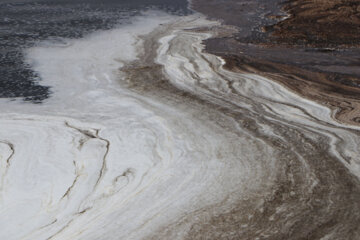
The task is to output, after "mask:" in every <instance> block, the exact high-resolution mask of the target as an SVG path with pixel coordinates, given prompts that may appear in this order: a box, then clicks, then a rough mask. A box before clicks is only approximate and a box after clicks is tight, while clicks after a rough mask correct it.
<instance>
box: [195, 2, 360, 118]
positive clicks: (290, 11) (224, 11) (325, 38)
mask: <svg viewBox="0 0 360 240" xmlns="http://www.w3.org/2000/svg"><path fill="white" fill-rule="evenodd" d="M304 2H305V1H282V0H272V1H263V0H258V1H242V0H240V1H235V0H234V1H227V2H226V3H224V2H223V1H220V0H215V1H210V2H209V1H203V0H194V1H192V8H193V9H195V10H196V11H199V12H201V13H203V14H205V15H206V16H208V17H209V18H210V19H217V20H220V21H222V22H223V24H224V25H232V26H235V27H236V28H237V32H236V33H234V34H233V35H231V36H227V37H225V38H213V39H209V40H207V41H206V42H205V44H206V51H207V52H209V53H212V54H216V55H218V56H221V57H222V58H224V59H225V60H226V62H227V68H228V69H230V70H232V71H239V72H249V73H256V74H258V75H261V76H265V77H267V78H270V79H272V80H274V81H277V82H280V83H282V84H283V85H285V86H286V87H288V88H290V89H291V90H293V91H295V92H297V93H298V94H300V95H301V96H303V97H306V98H308V99H311V100H315V101H317V102H318V103H321V104H323V105H326V106H328V107H330V108H331V109H333V111H334V117H335V118H336V119H337V120H339V121H341V122H344V123H347V124H352V125H359V124H360V123H359V122H360V118H359V116H360V97H359V96H360V95H359V93H360V71H359V68H358V66H359V65H360V59H359V58H358V56H359V54H360V48H359V43H360V32H359V26H360V25H359V21H358V20H359V16H360V14H359V10H360V7H358V6H360V5H359V3H358V2H356V1H351V0H344V1H341V0H339V1H331V2H329V1H310V2H306V4H305V3H304ZM349 19H350V20H349Z"/></svg>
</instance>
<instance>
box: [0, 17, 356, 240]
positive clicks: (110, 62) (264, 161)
mask: <svg viewBox="0 0 360 240" xmlns="http://www.w3.org/2000/svg"><path fill="white" fill-rule="evenodd" d="M226 31H229V32H231V31H232V29H231V28H229V29H226V28H225V29H224V27H223V26H220V24H219V23H218V22H216V21H209V20H206V19H205V18H204V17H203V16H202V15H191V16H186V17H172V16H167V15H163V16H159V13H155V14H153V13H150V14H148V15H147V16H145V17H141V18H137V19H134V20H133V23H132V24H130V25H127V26H121V27H119V28H117V29H113V30H107V31H101V32H97V33H94V34H91V35H89V36H87V37H85V38H83V39H80V40H66V41H64V42H62V43H52V42H43V43H40V44H39V45H38V46H36V47H33V48H30V49H28V50H26V56H27V61H28V62H29V64H30V65H31V66H32V68H33V69H34V70H35V71H36V72H37V73H38V74H39V76H40V77H41V79H42V80H41V82H40V83H41V84H44V85H48V86H51V87H52V88H53V91H54V94H53V97H51V98H49V99H47V100H45V101H44V103H43V104H41V105H31V104H27V103H22V102H18V101H15V102H8V101H4V100H1V102H0V108H1V114H0V124H1V126H2V127H1V128H0V164H1V168H0V169H1V172H0V174H1V175H0V176H1V178H0V184H1V185H0V228H1V229H2V231H1V232H0V238H1V239H9V240H11V239H87V240H89V239H358V238H360V229H359V227H360V225H359V224H358V223H359V222H360V202H359V201H358V199H359V198H360V182H359V177H360V159H359V147H358V146H359V144H360V131H359V130H360V128H359V127H356V126H352V125H346V124H344V123H340V122H338V121H335V120H334V118H333V116H334V114H335V113H333V112H332V111H331V110H330V109H329V108H327V107H325V106H322V105H320V104H318V103H315V102H313V101H310V100H307V99H304V98H302V97H300V96H299V95H297V94H295V93H293V92H291V91H290V90H289V89H287V88H285V87H284V86H282V85H280V84H279V83H276V82H274V81H271V80H269V79H267V78H265V77H261V76H259V75H256V74H244V73H237V72H231V71H228V70H226V69H224V68H223V66H224V64H225V62H224V60H222V59H221V58H219V57H216V56H214V55H211V54H207V53H204V52H203V48H204V46H203V45H202V41H203V40H205V39H208V38H210V37H213V36H216V35H222V34H226ZM9 104H11V107H8V106H9Z"/></svg>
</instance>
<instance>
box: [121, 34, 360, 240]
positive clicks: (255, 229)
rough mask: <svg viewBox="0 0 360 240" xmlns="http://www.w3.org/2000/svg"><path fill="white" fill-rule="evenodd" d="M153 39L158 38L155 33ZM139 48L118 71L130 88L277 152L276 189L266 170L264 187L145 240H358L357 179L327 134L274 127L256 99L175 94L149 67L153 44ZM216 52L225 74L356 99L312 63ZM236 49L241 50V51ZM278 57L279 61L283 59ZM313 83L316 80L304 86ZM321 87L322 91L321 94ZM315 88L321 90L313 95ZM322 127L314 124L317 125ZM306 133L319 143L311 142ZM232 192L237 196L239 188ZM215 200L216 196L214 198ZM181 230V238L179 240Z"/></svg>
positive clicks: (153, 65)
mask: <svg viewBox="0 0 360 240" xmlns="http://www.w3.org/2000/svg"><path fill="white" fill-rule="evenodd" d="M154 35H155V36H157V37H159V36H158V35H157V34H154ZM160 37H161V36H160ZM208 43H209V45H208V49H210V48H211V47H213V46H211V41H210V42H208ZM219 43H221V42H220V39H218V40H215V44H219ZM145 46H146V47H145V49H147V51H146V52H145V53H144V55H143V56H141V57H140V60H138V61H136V62H134V64H131V65H129V66H127V67H125V68H123V69H122V71H123V72H125V73H126V76H127V80H128V85H129V87H130V89H132V90H133V91H136V92H140V93H141V94H144V95H150V96H152V97H153V98H154V97H159V98H161V99H162V101H164V99H166V101H173V102H176V103H178V106H180V105H186V106H190V104H191V108H192V109H195V112H197V111H198V112H197V113H198V114H197V115H196V117H197V118H203V117H204V116H205V115H207V117H209V116H211V121H214V122H216V124H219V125H221V127H222V128H223V133H226V132H228V131H229V132H231V133H233V134H235V135H236V134H238V131H239V130H238V128H234V126H232V125H231V122H232V120H234V122H236V123H237V124H238V125H239V128H240V129H242V130H243V131H246V132H247V133H248V134H249V135H251V136H253V137H254V138H255V139H257V140H260V141H262V142H264V143H265V144H266V145H268V146H271V147H272V148H274V149H276V152H275V153H274V156H272V157H274V158H275V159H276V160H275V161H276V168H273V169H269V170H268V171H274V172H275V173H276V174H275V175H276V177H275V178H276V179H275V183H274V184H269V185H267V182H268V181H270V180H269V175H268V174H272V173H269V172H267V171H265V172H264V173H263V175H262V176H260V177H259V178H256V177H254V179H253V181H260V182H261V185H262V188H260V189H257V190H256V191H250V192H249V193H247V194H246V195H244V196H240V197H239V196H237V195H236V194H234V195H235V196H232V195H231V194H229V196H224V200H223V201H222V202H219V203H217V204H213V205H210V206H209V205H208V206H204V207H203V208H202V209H198V210H196V211H192V212H188V213H187V214H184V216H183V217H182V218H180V219H179V220H178V221H177V222H175V223H172V224H171V225H165V226H163V227H162V228H160V229H158V230H157V231H154V233H153V234H152V235H151V236H149V237H148V238H146V239H236V240H238V239H244V240H245V239H246V240H247V239H249V240H250V239H272V240H289V239H304V240H305V239H309V240H310V239H311V240H313V239H314V240H315V239H334V240H335V239H336V240H338V239H349V240H352V239H359V238H360V224H359V223H360V214H359V212H360V202H359V201H358V199H359V198H360V188H359V186H360V185H359V180H358V179H357V178H356V177H355V176H354V175H352V174H350V173H349V171H348V169H347V168H346V167H345V166H344V165H343V164H342V163H341V162H340V161H339V159H338V158H337V157H335V156H334V155H333V154H332V153H331V150H330V148H331V146H330V144H329V138H328V137H327V136H326V135H322V134H319V135H318V133H314V132H313V131H314V130H309V129H306V128H304V126H303V125H301V124H299V125H296V124H294V125H292V124H289V125H288V124H284V123H285V122H286V120H283V119H282V121H279V122H278V121H272V120H269V119H268V118H267V116H266V115H267V113H266V112H263V111H262V109H261V106H260V105H261V104H260V103H258V102H256V101H255V100H249V101H250V102H251V101H253V102H251V104H252V105H253V106H254V109H255V110H256V113H254V112H251V111H248V110H247V109H245V108H242V107H239V106H236V104H233V105H231V104H228V103H229V102H231V101H229V102H227V104H224V103H222V102H214V101H212V100H211V99H205V98H204V97H203V96H201V95H200V96H199V95H197V94H196V92H195V93H193V92H187V91H185V90H180V89H178V88H176V87H175V86H174V85H172V84H171V83H170V82H169V79H167V78H166V76H165V75H164V73H163V69H162V68H163V67H162V66H160V65H158V64H156V63H155V62H154V61H153V59H154V57H155V55H156V52H155V51H156V49H157V48H158V41H157V38H155V39H152V38H151V37H150V38H148V39H145ZM231 46H232V47H234V46H236V45H234V44H233V45H231ZM237 47H239V46H237ZM215 50H217V51H218V52H217V54H218V55H220V56H222V57H223V58H225V59H226V60H227V63H226V64H227V65H226V67H227V68H228V69H231V70H234V71H240V72H246V73H256V74H259V75H264V76H266V77H268V78H272V79H276V80H278V81H281V82H282V83H283V84H284V85H286V86H288V87H289V88H292V89H293V90H294V91H297V92H300V93H301V94H303V95H306V96H310V97H313V98H316V97H318V96H317V95H316V93H317V92H316V91H318V92H321V93H323V95H324V96H320V97H321V98H320V97H319V99H318V100H319V101H325V100H324V99H327V98H329V99H330V98H332V97H333V96H335V94H336V96H338V100H337V101H339V102H340V103H341V104H343V103H344V102H343V101H342V99H343V98H344V96H348V98H351V97H354V101H358V100H359V97H358V96H354V91H356V90H357V88H356V86H352V85H351V84H350V86H347V85H346V84H343V85H344V86H342V85H341V83H338V82H337V81H333V79H328V73H327V72H321V71H320V70H318V71H317V72H316V71H314V70H311V68H310V66H311V64H310V63H308V69H304V68H301V66H297V65H295V64H293V65H291V64H285V63H281V62H271V61H270V60H268V59H266V58H263V59H262V60H261V61H260V60H259V58H255V57H250V56H247V57H245V56H246V54H244V53H245V52H246V51H250V50H247V49H246V48H243V49H241V51H242V52H243V54H242V55H240V54H239V55H231V54H229V53H227V52H226V51H224V50H223V49H222V51H220V49H219V48H217V49H212V51H215ZM238 50H239V52H240V48H238ZM264 51H266V50H264ZM310 54H311V53H310ZM303 55H304V56H299V57H300V58H304V59H308V58H306V56H307V55H306V54H303ZM240 56H242V58H240ZM261 56H264V54H262V55H261ZM269 57H271V54H270V56H269ZM279 58H280V59H281V56H280V57H279ZM189 61H191V60H189ZM214 71H215V70H214ZM342 74H343V75H346V74H344V73H342ZM300 76H301V77H300ZM347 76H349V78H350V77H351V76H352V73H351V70H350V69H348V70H347ZM314 78H316V80H317V81H311V80H309V79H314ZM289 79H290V80H289ZM226 80H229V79H226V78H225V79H224V81H226ZM339 84H340V85H341V87H342V88H341V89H336V91H335V90H334V89H332V88H337V86H338V85H339ZM229 85H230V84H229ZM323 85H326V88H327V91H325V90H324V89H325V87H323ZM304 86H306V87H307V88H304ZM314 88H319V90H316V91H315V90H314ZM308 92H310V93H308ZM233 94H234V95H232V96H234V97H236V94H238V93H236V91H235V90H234V92H233ZM311 94H313V95H314V96H312V95H311ZM219 97H220V96H219ZM217 100H218V99H217ZM230 100H234V99H230ZM330 100H331V99H330ZM330 100H329V101H330ZM244 101H245V100H244ZM234 102H236V101H235V100H234ZM340 103H339V104H340ZM197 108H198V110H196V109H197ZM199 109H202V110H199ZM343 109H346V108H345V107H343ZM199 113H201V114H199ZM343 115H344V116H345V114H343ZM204 118H206V117H204ZM209 119H210V118H209ZM209 119H206V120H207V121H203V122H204V124H206V123H207V122H208V121H210V120H209ZM229 120H230V121H229ZM321 124H322V123H321V122H320V123H319V125H321ZM262 125H266V126H267V127H268V128H270V129H272V131H273V134H270V135H269V134H268V133H266V131H265V132H264V131H262V130H261V128H262V127H261V126H262ZM357 134H359V133H357ZM312 135H316V136H317V137H316V138H314V137H309V136H312ZM334 135H335V136H336V133H334ZM239 136H240V135H239ZM336 138H339V141H340V139H341V137H338V136H336ZM235 139H236V138H235ZM235 142H236V141H235ZM239 142H240V141H239ZM239 149H241V147H240V146H239ZM238 154H241V152H238ZM254 154H255V152H254ZM256 161H257V160H254V162H256ZM258 161H260V160H258ZM261 164H264V163H261ZM249 188H250V189H251V187H249ZM233 191H234V192H237V191H240V192H241V190H240V189H233ZM216 194H221V193H214V195H216ZM184 229H185V230H184ZM184 232H185V234H184V236H181V237H179V235H180V234H183V233H184Z"/></svg>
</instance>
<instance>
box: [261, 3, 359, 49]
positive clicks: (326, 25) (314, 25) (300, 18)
mask: <svg viewBox="0 0 360 240" xmlns="http://www.w3.org/2000/svg"><path fill="white" fill-rule="evenodd" d="M283 9H284V11H286V12H288V13H289V14H290V16H291V17H290V18H288V19H285V20H284V21H281V22H279V23H278V24H275V25H274V26H271V27H269V28H268V29H269V30H271V31H273V33H272V36H273V37H274V38H275V39H276V40H277V42H279V43H286V44H290V45H293V44H294V43H295V44H296V43H297V44H301V45H302V44H306V45H311V46H315V47H322V48H323V47H335V48H338V47H339V46H341V47H359V44H360V39H359V36H360V2H359V1H358V0H331V1H329V0H310V1H304V0H292V1H288V2H287V3H286V4H285V6H284V8H283Z"/></svg>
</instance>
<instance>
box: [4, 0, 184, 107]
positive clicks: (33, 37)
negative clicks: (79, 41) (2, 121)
mask: <svg viewBox="0 0 360 240" xmlns="http://www.w3.org/2000/svg"><path fill="white" fill-rule="evenodd" d="M187 5H188V3H187V1H186V0H117V1H116V0H105V1H104V0H102V1H100V0H97V1H96V0H44V1H24V0H23V1H1V0H0V98H22V99H23V100H25V101H30V102H33V103H41V101H42V100H44V99H46V98H48V97H50V95H51V89H50V87H47V86H42V85H40V84H39V83H38V80H39V77H38V76H37V75H36V73H34V72H33V71H32V70H31V69H30V67H29V66H28V65H27V64H26V63H25V62H24V56H23V53H22V49H24V48H28V47H31V46H32V45H33V44H35V43H36V42H38V41H40V40H45V39H53V40H55V41H56V40H58V39H60V38H81V37H82V36H84V35H85V34H88V33H91V32H93V31H96V30H106V29H110V28H113V27H114V26H115V25H117V24H119V23H125V22H127V21H128V19H129V18H130V17H131V16H135V15H140V14H141V12H142V11H145V10H150V9H159V10H163V11H166V12H168V13H171V14H176V15H185V14H188V13H189V10H188V9H187Z"/></svg>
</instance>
